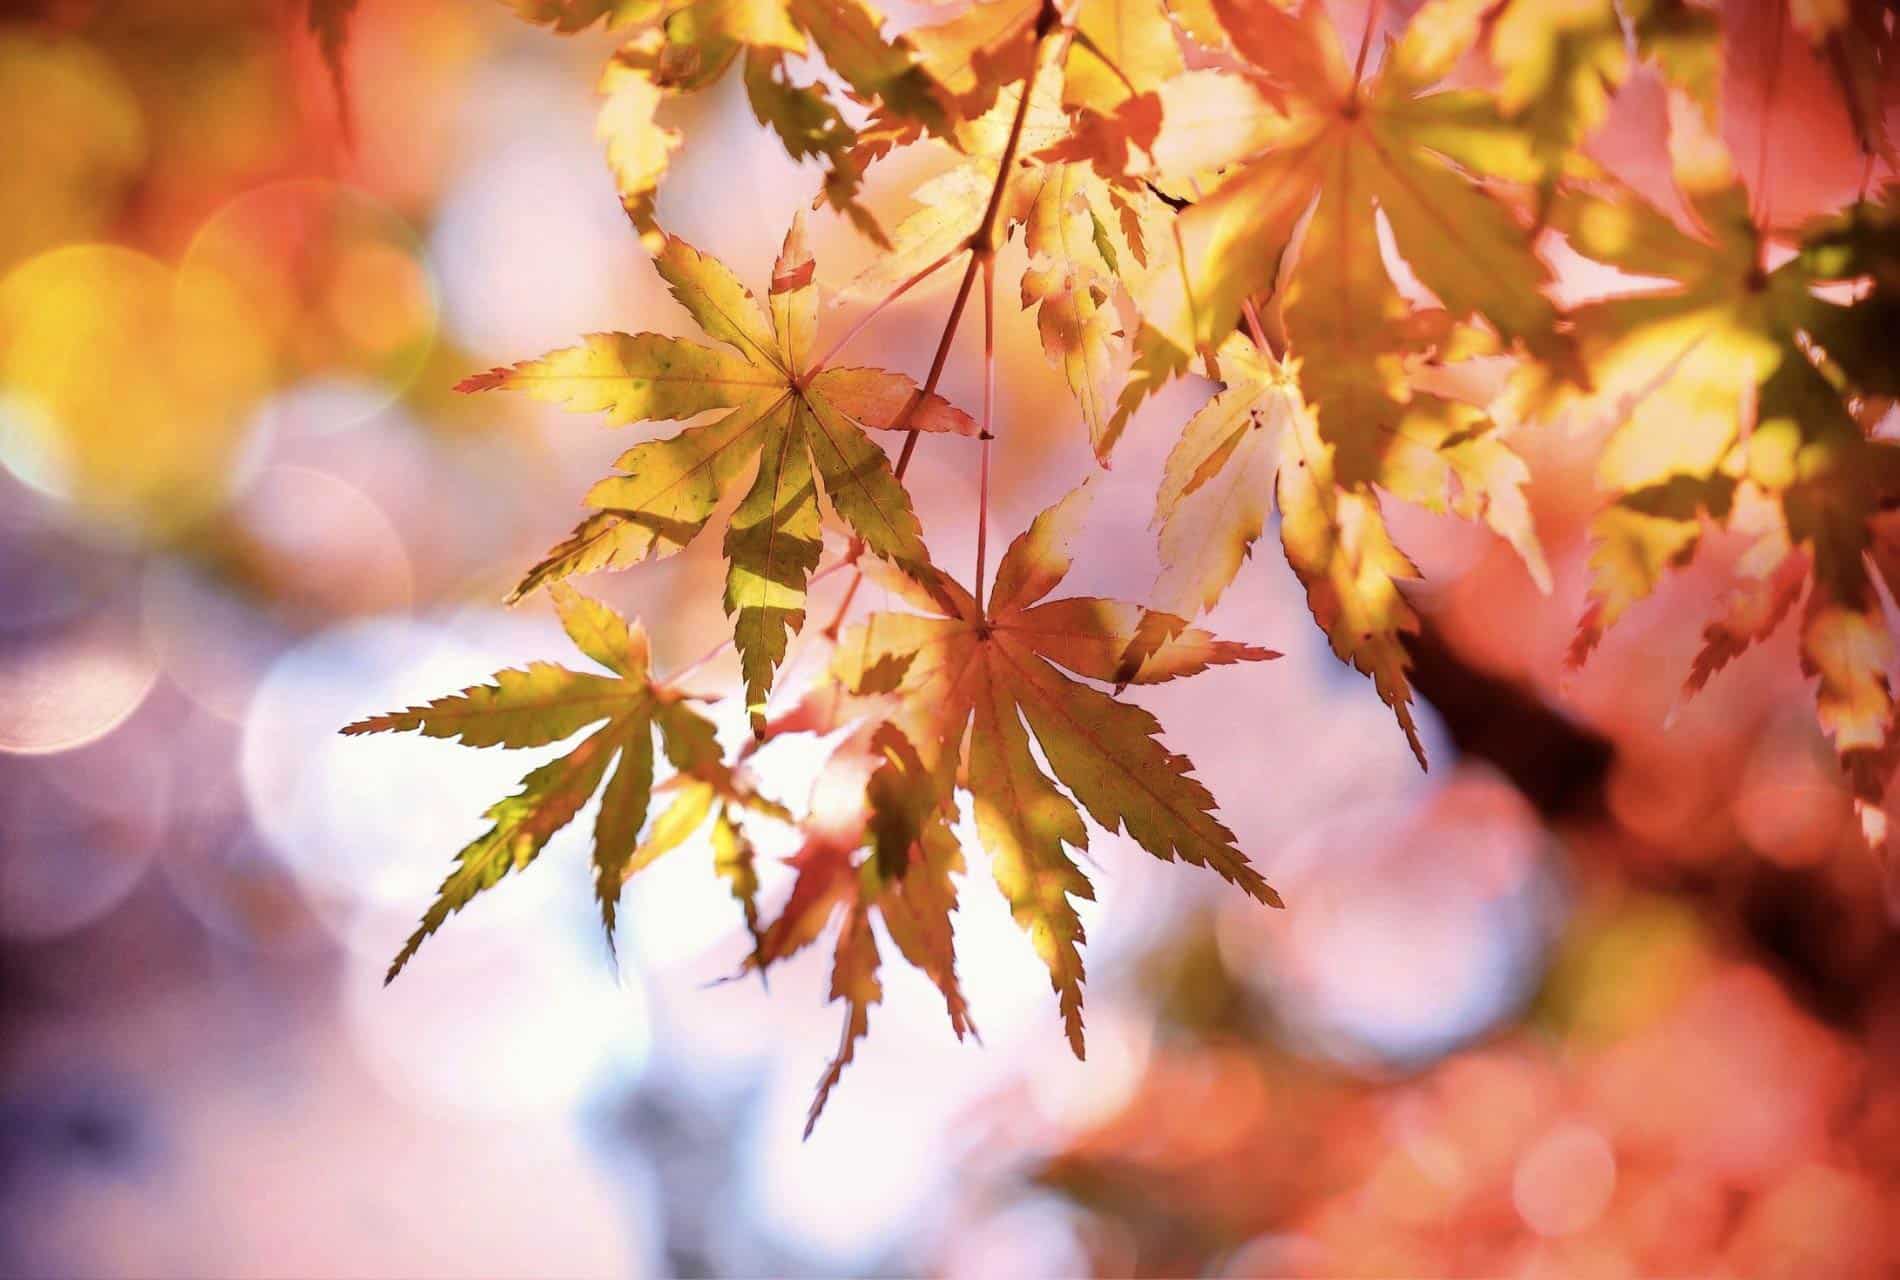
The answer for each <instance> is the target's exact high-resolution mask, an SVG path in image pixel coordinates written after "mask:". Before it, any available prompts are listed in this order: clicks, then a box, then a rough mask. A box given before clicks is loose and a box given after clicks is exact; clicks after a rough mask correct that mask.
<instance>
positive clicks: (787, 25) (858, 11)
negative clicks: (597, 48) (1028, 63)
mask: <svg viewBox="0 0 1900 1280" xmlns="http://www.w3.org/2000/svg"><path fill="white" fill-rule="evenodd" d="M512 3H513V4H514V7H515V9H516V10H517V11H518V12H519V13H520V14H521V16H522V17H523V18H525V19H527V20H528V21H530V22H536V23H542V24H546V25H548V26H551V27H552V28H553V29H554V30H556V31H560V32H563V33H569V32H574V31H579V30H582V29H584V28H586V27H589V26H591V25H593V24H594V23H596V22H602V23H604V25H606V26H607V27H609V28H612V29H626V30H629V31H631V33H632V34H631V35H630V36H629V38H628V39H627V41H626V43H625V44H623V45H622V46H621V48H620V49H619V50H618V51H617V52H616V53H615V54H614V56H613V58H612V59H611V60H610V61H609V62H608V64H607V67H606V70H605V71H604V72H603V73H602V75H601V79H600V86H599V91H600V95H601V98H602V103H601V109H600V117H599V123H598V126H597V131H598V133H599V134H600V138H601V141H602V142H603V143H604V144H605V146H606V148H607V161H608V166H609V168H611V169H612V171H613V174H614V179H615V183H616V185H617V186H618V188H619V191H620V202H621V205H622V207H623V208H625V209H626V211H627V216H628V217H629V218H631V219H632V221H633V224H634V226H635V227H636V228H638V229H639V231H640V233H641V236H642V238H643V239H645V240H646V242H647V244H648V246H649V247H650V248H652V249H654V250H655V251H658V249H659V248H660V246H661V245H662V244H663V243H664V241H665V237H664V236H663V234H662V233H661V232H660V230H659V228H658V226H657V225H656V224H655V222H654V200H655V198H656V196H657V194H658V190H659V184H660V180H661V179H662V178H663V177H664V176H665V174H666V170H667V167H668V165H669V164H670V163H671V158H672V154H673V152H674V151H676V150H677V149H678V147H679V145H680V135H679V134H678V133H677V132H676V131H674V130H672V129H669V128H666V127H665V126H663V125H661V124H660V123H659V122H658V119H657V112H658V111H659V108H660V105H661V103H662V102H664V101H665V99H666V98H668V97H669V96H671V95H674V94H678V93H690V92H693V91H695V90H698V89H702V88H704V87H706V86H707V85H709V84H711V83H712V82H714V81H715V80H717V79H718V78H719V77H720V76H721V75H723V74H724V73H725V71H726V68H727V67H729V66H730V65H731V64H732V63H733V61H734V60H735V59H739V58H741V56H743V60H744V63H745V72H744V79H745V88H746V94H747V97H748V99H749V100H750V102H751V104H752V109H753V112H754V114H755V115H757V117H758V118H759V120H760V122H761V123H763V124H767V125H769V126H771V128H772V129H773V130H774V131H775V132H777V133H778V135H779V137H780V138H781V140H782V141H783V142H784V144H785V147H786V150H787V151H788V153H789V154H791V155H792V157H793V158H794V159H803V158H805V157H807V156H819V157H823V158H824V160H825V162H826V175H825V195H826V198H827V199H828V200H829V201H830V202H831V204H832V205H833V206H834V207H835V208H837V209H839V210H841V211H843V212H844V213H846V214H847V215H848V216H850V217H851V218H852V219H853V221H854V222H856V223H857V225H858V226H859V228H860V229H861V230H863V231H865V232H866V233H867V234H869V235H871V236H873V237H874V238H875V237H878V236H880V235H881V233H880V232H879V231H878V228H877V224H876V222H875V221H874V220H873V219H872V218H871V216H870V214H869V213H868V212H866V211H865V210H864V208H863V207H862V206H861V205H860V204H859V203H858V201H857V190H858V182H859V178H860V176H861V175H860V171H859V168H858V165H857V161H856V159H855V158H854V156H853V146H854V144H855V142H856V140H857V133H856V130H855V129H854V128H853V126H852V125H851V124H850V123H849V122H848V121H847V120H846V119H845V117H844V115H843V114H841V112H840V111H839V108H838V105H837V103H836V102H835V101H834V100H833V98H832V95H831V93H830V91H829V90H828V88H827V87H826V85H825V82H824V81H823V79H821V78H817V77H813V78H809V79H805V80H802V81H801V80H799V79H797V78H795V77H794V76H793V74H792V72H791V69H790V67H789V65H788V61H787V60H788V59H790V58H809V57H813V56H814V54H815V56H818V57H822V59H823V61H824V64H825V65H826V66H828V67H829V68H830V69H831V70H832V71H833V72H835V73H836V74H837V75H838V77H839V78H841V79H842V80H843V81H844V82H845V84H847V85H848V86H850V89H851V91H852V92H853V93H854V94H856V95H858V96H859V97H861V98H862V99H864V100H865V101H869V102H874V103H878V104H881V105H882V106H884V107H885V108H887V109H889V110H891V111H893V112H895V113H897V114H899V115H901V116H903V117H904V118H906V119H909V120H913V121H915V122H917V124H918V126H919V127H922V128H928V129H931V130H933V131H938V130H941V129H943V128H945V127H947V125H948V123H949V120H948V116H947V115H946V110H947V108H948V107H949V105H950V100H949V97H948V96H947V95H946V93H945V92H944V90H943V89H942V87H941V86H939V85H938V84H937V83H936V82H935V81H933V80H932V79H931V77H930V76H929V75H928V74H927V73H926V72H925V71H924V70H923V69H922V68H921V67H919V66H918V65H917V56H916V53H915V51H914V50H913V49H912V48H911V47H910V45H909V43H908V42H906V41H905V40H903V39H889V38H887V37H886V36H885V35H884V33H883V27H884V17H883V15H882V14H880V13H879V12H878V11H877V10H876V9H874V8H872V7H871V6H870V5H868V4H866V3H864V2H863V0H512Z"/></svg>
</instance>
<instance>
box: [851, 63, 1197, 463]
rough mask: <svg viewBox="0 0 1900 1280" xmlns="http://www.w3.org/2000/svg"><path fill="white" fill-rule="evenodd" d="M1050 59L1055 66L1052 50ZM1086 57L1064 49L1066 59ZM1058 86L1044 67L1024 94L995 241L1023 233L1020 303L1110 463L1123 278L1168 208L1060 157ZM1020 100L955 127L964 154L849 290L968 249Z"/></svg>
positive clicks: (1067, 116)
mask: <svg viewBox="0 0 1900 1280" xmlns="http://www.w3.org/2000/svg"><path fill="white" fill-rule="evenodd" d="M1047 56H1048V58H1049V59H1050V61H1051V62H1055V61H1056V60H1057V58H1058V53H1057V52H1056V51H1053V50H1052V51H1050V52H1049V53H1048V55H1047ZM1083 59H1084V55H1083V54H1082V53H1080V52H1074V51H1072V52H1070V53H1069V55H1068V61H1069V62H1070V63H1071V64H1074V63H1076V62H1078V61H1081V60H1083ZM1065 84H1066V82H1065V81H1064V80H1063V79H1061V78H1059V77H1058V76H1056V75H1053V74H1051V75H1048V76H1045V77H1042V78H1040V79H1039V80H1038V81H1037V83H1036V86H1035V88H1034V89H1033V91H1032V94H1031V98H1030V103H1029V108H1028V113H1027V115H1026V116H1025V117H1024V122H1023V131H1022V140H1021V145H1020V150H1019V156H1018V164H1017V165H1016V167H1015V168H1014V169H1013V171H1012V172H1011V173H1010V174H1009V175H1007V180H1006V181H1003V189H1002V192H1001V194H1000V195H999V196H998V197H997V199H998V200H999V205H998V211H997V232H998V234H997V239H998V240H999V241H1001V240H1002V239H1005V238H1007V237H1008V236H1009V235H1011V234H1013V233H1014V232H1015V231H1016V229H1017V228H1019V227H1020V228H1022V230H1023V238H1024V245H1025V247H1026V248H1027V250H1028V253H1029V262H1028V264H1027V266H1026V268H1025V270H1024V272H1023V276H1022V285H1021V298H1022V305H1023V306H1024V308H1025V309H1027V308H1029V307H1032V306H1033V307H1035V308H1036V320H1037V330H1038V332H1039V333H1040V335H1041V338H1042V344H1043V350H1044V352H1045V353H1046V354H1047V355H1048V357H1049V358H1050V359H1051V360H1052V361H1054V362H1056V363H1057V364H1059V365H1060V366H1061V367H1062V370H1063V375H1064V377H1065V379H1066V380H1067V382H1068V384H1069V389H1070V391H1071V393H1072V394H1073V395H1074V396H1075V399H1076V404H1077V406H1078V407H1079V408H1080V409H1081V411H1082V418H1083V423H1084V425H1085V426H1086V427H1087V428H1088V432H1089V439H1090V442H1091V443H1092V444H1093V446H1094V448H1095V452H1096V455H1097V457H1099V458H1102V459H1106V458H1107V456H1108V454H1109V452H1110V450H1111V449H1112V448H1113V447H1114V443H1115V433H1114V432H1113V431H1111V425H1110V424H1111V419H1112V417H1113V409H1114V405H1113V402H1112V396H1113V383H1114V380H1115V377H1116V375H1117V374H1118V373H1119V372H1120V366H1121V365H1122V364H1124V363H1125V362H1126V352H1127V348H1128V339H1127V333H1126V325H1125V324H1124V321H1123V318H1122V312H1123V310H1124V309H1131V308H1132V303H1131V302H1130V301H1129V300H1128V297H1127V290H1126V287H1125V282H1126V281H1129V280H1137V279H1140V274H1139V271H1140V269H1141V268H1142V267H1143V266H1144V265H1145V264H1146V262H1147V261H1148V254H1149V249H1148V241H1149V240H1150V239H1151V238H1153V237H1154V236H1156V235H1158V234H1159V233H1160V228H1161V227H1162V226H1163V225H1164V223H1165V217H1166V214H1167V209H1166V207H1165V206H1164V205H1163V204H1162V202H1161V201H1160V200H1159V199H1157V198H1156V197H1155V195H1154V193H1153V192H1152V191H1150V190H1149V189H1148V187H1146V186H1145V185H1143V184H1141V183H1138V182H1133V181H1126V180H1111V179H1110V178H1108V177H1104V176H1103V173H1102V172H1101V171H1100V170H1099V169H1098V168H1097V167H1096V166H1095V165H1094V164H1093V163H1091V162H1090V161H1089V160H1088V159H1087V158H1081V159H1075V158H1062V155H1063V153H1062V148H1063V147H1064V145H1065V143H1067V142H1069V141H1070V140H1071V139H1072V138H1073V137H1074V133H1073V129H1074V121H1075V117H1074V116H1073V115H1072V114H1071V113H1070V111H1069V110H1067V109H1065V107H1064V105H1063V94H1064V89H1065ZM1021 102H1022V90H1021V88H1020V87H1017V88H1015V89H1011V90H1006V91H1004V92H1002V93H1001V94H998V95H996V100H995V102H994V104H993V105H992V106H991V107H990V108H989V110H988V111H987V112H986V113H985V114H983V115H982V116H979V117H977V118H976V119H974V120H972V121H970V122H969V123H968V124H965V125H962V126H960V127H959V128H958V129H957V130H955V132H954V134H953V135H952V138H951V141H952V143H953V144H954V145H955V146H956V147H957V148H958V149H959V150H960V151H961V152H962V153H963V156H964V158H963V160H962V161H961V162H960V163H958V164H957V165H955V166H954V167H952V168H950V169H948V170H946V171H944V172H943V173H941V174H938V175H937V176H935V177H933V178H931V179H929V180H928V181H926V182H925V183H923V184H922V185H920V186H919V187H917V188H916V189H915V190H913V191H912V192H911V197H912V198H913V199H914V200H916V201H917V202H918V203H919V206H920V207H919V208H918V209H916V210H915V211H914V212H912V213H911V214H909V215H908V216H906V217H905V218H904V219H903V220H902V221H901V222H899V223H898V224H897V226H896V227H894V228H893V229H892V233H891V237H892V240H893V241H894V243H895V246H896V247H895V250H894V251H893V252H892V253H890V254H887V255H884V256H882V257H880V258H879V259H878V260H877V261H876V262H875V263H873V264H872V265H871V266H870V267H869V268H868V269H867V270H866V271H865V272H864V274H863V275H861V276H860V277H859V278H858V279H857V280H855V281H854V282H853V283H852V285H851V288H850V291H849V292H850V295H851V296H852V297H854V298H874V297H878V296H881V295H883V294H885V293H887V292H889V291H890V290H891V289H893V288H895V287H896V286H897V285H898V284H900V283H901V282H903V281H905V280H908V279H909V278H911V277H912V276H914V275H915V274H916V273H918V272H919V271H921V270H923V269H924V268H925V267H927V266H929V265H930V264H931V263H934V262H936V261H938V260H939V259H941V258H943V257H944V256H945V255H949V254H954V253H955V252H956V251H957V250H958V249H960V248H963V247H965V246H966V244H967V242H968V241H969V239H970V237H971V235H972V233H973V232H974V231H975V230H976V229H977V227H978V226H979V225H980V224H981V223H982V221H983V215H984V212H985V210H986V208H987V207H988V205H989V202H990V199H991V196H992V193H993V192H994V190H995V188H996V186H997V183H998V182H999V180H1001V179H999V175H998V169H999V167H1000V165H1001V164H1002V158H1003V154H1004V151H1005V149H1006V147H1007V143H1008V139H1009V134H1010V129H1011V126H1012V124H1013V122H1014V119H1015V116H1016V114H1017V110H1018V107H1019V106H1020V104H1021Z"/></svg>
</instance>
